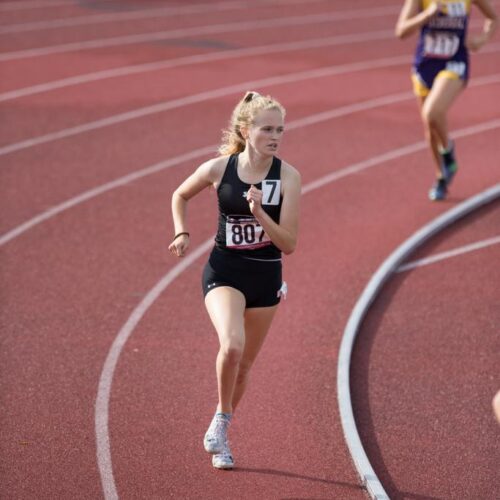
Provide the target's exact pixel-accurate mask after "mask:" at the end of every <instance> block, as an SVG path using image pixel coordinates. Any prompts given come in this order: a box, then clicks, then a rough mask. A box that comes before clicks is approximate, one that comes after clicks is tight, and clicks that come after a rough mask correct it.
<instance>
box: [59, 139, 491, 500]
mask: <svg viewBox="0 0 500 500" xmlns="http://www.w3.org/2000/svg"><path fill="white" fill-rule="evenodd" d="M305 137H306V138H308V137H309V136H307V135H306V136H305ZM479 175H482V173H481V172H479ZM165 185H167V184H165ZM121 194H123V193H121ZM131 201H132V200H130V199H128V200H127V202H128V203H130V202H131ZM94 210H95V208H94ZM115 215H116V217H117V219H118V214H117V213H116V214H115ZM119 215H120V216H121V215H122V214H119ZM93 217H95V214H94V215H93ZM135 217H137V218H138V219H139V220H142V219H141V217H139V215H138V214H136V216H135ZM135 217H133V219H135ZM71 219H72V217H71ZM90 221H92V222H91V223H90V224H89V227H92V224H95V219H94V220H92V218H90ZM120 227H123V226H120ZM70 228H71V226H69V225H68V226H66V229H67V230H68V231H69V232H71V230H70ZM151 230H152V231H155V230H156V228H151ZM59 234H64V231H61V233H59ZM113 235H114V236H115V237H119V236H121V235H119V234H118V233H113ZM129 241H130V244H132V246H133V248H134V250H135V251H136V252H142V256H143V257H144V253H143V250H139V249H140V248H141V246H140V245H138V244H137V245H134V244H133V243H132V242H133V239H130V240H129ZM82 243H83V240H80V245H82ZM136 243H137V242H136ZM141 243H142V242H141ZM153 244H154V243H153ZM108 245H109V246H111V242H108ZM96 259H97V257H96ZM131 262H134V261H133V260H132V261H131ZM121 264H123V262H121ZM69 267H71V266H69ZM124 267H125V266H124ZM125 268H127V269H128V267H125ZM113 269H114V268H113ZM117 271H118V268H117ZM109 272H110V274H113V270H112V269H110V271H109ZM127 278H128V279H130V276H127ZM132 279H133V278H132ZM196 279H198V277H197V278H196ZM123 283H128V282H127V281H124V282H123ZM135 283H138V281H136V282H135ZM196 286H197V285H196ZM196 290H197V289H196ZM136 293H137V292H136ZM111 295H112V294H111ZM185 298H186V301H189V300H190V299H191V300H192V296H191V294H189V293H187V294H185ZM109 304H111V302H110V303H109ZM109 304H108V306H109ZM325 310H326V309H325ZM199 325H200V327H201V326H202V324H201V322H200V323H199ZM203 326H206V318H204V319H203ZM158 331H159V330H158ZM160 333H163V332H160ZM301 347H302V350H303V345H302V344H301ZM317 349H318V353H319V355H321V353H323V352H324V351H323V348H322V346H321V344H318V347H317ZM296 352H299V350H297V349H296ZM300 352H302V351H300ZM196 359H198V358H196ZM279 366H280V365H278V366H276V365H275V368H274V371H273V372H271V374H273V375H274V376H276V377H277V376H279V375H281V374H282V373H281V372H280V371H279ZM281 366H282V365H281ZM323 366H328V365H323ZM205 373H206V372H205ZM266 373H269V372H266ZM193 375H196V373H194V374H193ZM151 380H153V381H154V380H155V379H154V378H153V379H151ZM292 380H294V382H296V383H297V384H300V382H301V380H300V379H299V378H295V379H292ZM264 382H268V381H267V380H264V379H262V380H261V382H260V386H262V385H263V383H264ZM314 384H315V382H314ZM314 384H313V385H309V382H303V384H302V385H299V387H298V391H297V394H301V393H302V391H303V390H304V389H307V388H309V387H312V388H313V389H317V387H318V386H317V385H314ZM266 385H267V384H266ZM281 388H282V389H283V390H285V389H286V390H288V387H287V386H286V385H282V386H281ZM160 389H164V387H161V388H160ZM278 394H279V393H278ZM294 394H295V393H294ZM157 395H158V397H160V398H164V392H163V390H159V391H158V392H157ZM128 397H129V398H131V397H132V396H130V395H129V396H128ZM322 397H323V394H322V395H321V401H318V403H316V405H314V408H316V407H317V405H318V404H323V403H324V400H323V399H322ZM267 401H269V402H271V401H272V400H271V399H270V398H269V399H268V400H267ZM294 403H295V404H297V400H295V399H294ZM130 404H134V403H133V402H131V403H130ZM146 407H147V405H146V406H145V408H146ZM285 408H286V405H285ZM301 409H302V405H298V406H297V411H298V416H299V420H300V416H301V413H300V410H301ZM330 411H331V410H330ZM325 413H326V414H329V412H328V411H327V412H325ZM155 415H159V413H157V414H155ZM333 416H334V417H335V415H334V414H333ZM253 417H255V415H252V418H251V419H250V420H249V422H250V423H252V422H253ZM159 422H161V420H159ZM302 423H303V422H302V421H300V425H302ZM294 428H297V429H298V430H299V431H302V427H294ZM149 430H151V429H148V431H149ZM153 430H154V429H153ZM315 430H316V429H315ZM266 432H268V434H267V435H266V434H265V433H266ZM144 436H145V437H146V438H148V437H150V436H155V439H156V438H157V435H156V434H155V433H154V432H152V433H149V434H144V435H143V436H141V437H142V438H143V439H144ZM264 436H265V437H266V440H265V441H264V442H269V443H271V442H272V443H274V442H275V439H274V438H275V437H276V436H273V435H272V434H271V433H270V432H269V429H265V430H264ZM280 436H282V437H283V439H284V440H285V439H287V437H288V436H289V433H287V432H285V430H283V431H282V432H281V434H280ZM134 437H135V436H134ZM119 442H120V444H119V445H118V446H123V445H122V443H123V442H122V441H119ZM282 442H283V443H286V442H287V441H282ZM250 444H251V443H250ZM143 445H144V442H143ZM196 446H197V449H198V445H196ZM245 446H248V444H247V445H245ZM322 446H323V445H322ZM142 449H143V450H144V447H143V448H142ZM148 449H149V448H148ZM279 449H282V450H287V447H286V446H284V447H282V448H279ZM325 450H326V451H330V449H329V448H321V449H320V450H319V451H325ZM121 451H122V452H123V453H124V454H125V456H126V457H127V458H128V460H130V459H131V458H132V457H130V456H128V454H129V453H130V450H129V449H126V448H122V449H121ZM155 451H156V455H155V454H153V457H156V458H160V459H161V458H163V456H162V455H158V453H157V450H155ZM310 451H311V453H312V454H313V455H314V456H316V450H315V449H314V450H310ZM139 456H142V458H143V459H144V460H143V461H142V467H141V472H142V473H143V474H147V473H148V471H149V466H150V465H151V462H150V461H149V459H150V456H148V455H146V456H145V455H144V454H143V455H139ZM248 456H249V457H250V456H251V454H249V455H248ZM302 456H303V455H301V457H302ZM308 456H309V455H306V458H307V457H308ZM273 458H274V457H273ZM283 458H285V457H283ZM292 460H293V459H292ZM344 460H345V458H344ZM344 460H340V462H339V463H345V462H344ZM160 462H161V460H160ZM160 462H158V463H160ZM270 462H271V461H270ZM155 463H156V462H155ZM261 463H262V461H261V457H255V462H254V464H253V467H252V464H250V466H249V467H248V468H247V470H246V471H243V473H244V474H246V475H247V476H249V477H252V476H253V477H257V478H258V481H257V482H258V484H256V485H254V484H253V483H252V482H251V481H249V480H248V479H245V480H244V481H245V482H246V483H247V485H248V488H249V490H248V491H252V492H259V491H261V490H260V489H259V488H260V487H262V485H263V484H264V483H263V482H262V481H261V479H262V478H263V477H264V478H266V477H267V478H271V479H276V478H278V480H280V481H283V482H286V481H290V480H292V481H293V482H294V483H296V482H299V483H300V482H301V483H302V486H301V487H302V488H304V489H303V490H302V491H305V490H307V486H308V485H309V484H310V483H313V484H314V483H318V484H319V486H320V488H323V487H325V488H328V487H332V484H333V486H334V487H336V488H337V487H338V488H342V487H345V488H347V490H348V494H356V493H357V492H356V493H353V491H355V490H353V489H352V485H351V483H350V482H349V474H347V475H346V476H345V477H346V478H347V479H346V480H345V481H341V480H339V476H340V474H339V476H336V477H335V478H333V479H332V478H330V477H329V476H328V475H327V476H324V475H317V476H313V477H311V475H310V474H309V475H307V474H305V473H303V471H302V469H301V467H302V466H303V464H298V463H295V462H294V465H293V467H294V468H293V469H292V470H290V468H289V467H288V468H286V466H288V465H289V461H288V460H285V463H283V462H278V465H279V464H281V465H283V467H280V468H277V466H276V464H275V463H274V462H271V463H269V462H268V463H267V464H266V465H268V466H269V468H268V469H262V468H260V469H259V465H261ZM145 464H146V467H145ZM255 464H256V465H255ZM185 465H186V467H189V466H190V463H189V462H185ZM273 466H274V469H273V468H272V467H273ZM186 470H189V469H186ZM321 470H322V471H323V470H325V469H321ZM273 471H274V473H273ZM153 477H154V480H153V482H154V485H155V486H158V485H159V484H160V483H161V484H160V486H161V487H165V486H166V487H167V488H168V486H169V483H168V482H166V481H165V478H164V476H162V475H160V474H159V475H154V476H153ZM340 477H342V476H340ZM342 478H343V477H342ZM126 479H127V481H128V480H129V478H126ZM54 484H55V483H52V486H53V485H54ZM175 484H177V483H175ZM229 484H230V483H229ZM219 486H221V484H220V483H219ZM225 486H227V485H225ZM131 488H132V489H131V490H130V491H134V488H137V486H135V487H134V486H132V485H131ZM136 491H137V490H136ZM160 491H163V492H164V491H165V490H160ZM167 491H168V490H167ZM322 491H326V490H322ZM328 491H331V490H328ZM335 491H340V490H335ZM308 493H309V491H308ZM346 498H348V497H346Z"/></svg>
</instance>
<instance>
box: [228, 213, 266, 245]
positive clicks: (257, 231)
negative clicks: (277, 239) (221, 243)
mask: <svg viewBox="0 0 500 500" xmlns="http://www.w3.org/2000/svg"><path fill="white" fill-rule="evenodd" d="M270 243H271V239H270V238H269V236H268V235H267V234H266V233H265V232H264V230H263V229H262V226H261V225H260V224H259V223H258V222H257V220H256V219H255V218H253V217H228V218H227V220H226V247H227V248H232V249H236V250H244V249H248V248H251V249H254V248H260V247H263V246H266V245H269V244H270Z"/></svg>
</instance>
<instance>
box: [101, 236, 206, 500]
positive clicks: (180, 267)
mask: <svg viewBox="0 0 500 500" xmlns="http://www.w3.org/2000/svg"><path fill="white" fill-rule="evenodd" d="M212 244H213V238H210V239H209V240H207V241H205V243H203V244H202V245H200V246H199V247H197V248H195V249H194V250H193V251H192V252H190V253H188V255H187V256H186V257H183V258H182V260H181V261H180V263H179V264H177V265H176V266H174V267H173V268H172V269H171V270H170V271H169V272H168V273H167V274H166V275H165V276H164V277H163V278H162V279H161V280H160V281H159V282H158V283H157V284H156V285H155V286H154V287H153V288H152V289H151V290H150V291H149V292H148V293H147V294H146V296H145V297H144V299H143V300H142V301H141V302H140V303H139V305H138V306H137V307H136V308H135V309H134V311H133V312H132V314H131V315H130V317H129V318H128V320H127V322H126V323H125V324H124V325H123V327H122V328H121V330H120V332H119V333H118V335H117V336H116V337H115V340H114V341H113V344H112V346H111V349H110V350H109V353H108V356H107V357H106V361H105V362H104V366H103V369H102V372H101V377H100V379H99V386H98V390H97V398H96V404H95V431H96V436H97V462H98V467H99V472H100V475H101V483H102V487H103V491H104V497H105V498H106V500H115V499H117V498H118V493H117V491H116V485H115V481H114V477H113V466H112V462H111V453H110V441H109V431H108V422H109V399H110V395H111V384H112V382H113V374H114V371H115V368H116V365H117V363H118V359H119V358H120V353H121V351H122V350H123V347H124V346H125V343H126V342H127V340H128V339H129V337H130V335H132V332H133V331H134V329H135V327H136V326H137V324H138V323H139V321H140V320H141V319H142V317H143V316H144V314H146V312H147V310H148V309H149V308H150V307H151V306H152V305H153V303H154V302H155V301H156V299H157V298H158V297H159V296H160V295H161V293H162V292H163V291H164V290H165V288H167V287H168V286H169V285H170V283H172V281H174V280H175V278H177V277H178V276H179V275H180V274H181V273H182V272H183V271H184V270H185V269H187V268H188V267H189V266H190V265H191V264H193V263H194V262H195V261H196V260H197V259H198V258H199V257H201V256H202V255H203V254H204V253H205V252H207V251H208V249H209V248H210V247H211V246H212Z"/></svg>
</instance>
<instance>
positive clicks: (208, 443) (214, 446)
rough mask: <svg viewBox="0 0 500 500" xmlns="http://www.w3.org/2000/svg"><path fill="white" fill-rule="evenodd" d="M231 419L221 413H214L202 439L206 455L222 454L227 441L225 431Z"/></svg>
mask: <svg viewBox="0 0 500 500" xmlns="http://www.w3.org/2000/svg"><path fill="white" fill-rule="evenodd" d="M230 422H231V419H230V418H228V416H227V415H224V414H223V413H216V414H215V415H214V418H213V419H212V422H211V423H210V426H209V427H208V430H207V432H206V434H205V438H204V439H203V446H204V447H205V450H206V452H207V453H212V454H214V453H222V451H223V450H224V444H225V442H226V441H227V429H228V427H229V423H230Z"/></svg>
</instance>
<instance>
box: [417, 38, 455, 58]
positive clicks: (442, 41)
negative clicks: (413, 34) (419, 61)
mask: <svg viewBox="0 0 500 500" xmlns="http://www.w3.org/2000/svg"><path fill="white" fill-rule="evenodd" d="M459 45H460V40H459V38H458V36H457V35H455V34H453V33H446V32H444V31H439V32H434V33H427V34H426V35H425V38H424V55H425V56H426V57H436V58H442V59H448V58H450V57H453V56H454V55H455V54H456V53H457V50H458V47H459Z"/></svg>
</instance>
